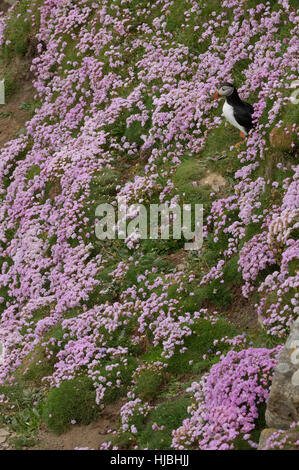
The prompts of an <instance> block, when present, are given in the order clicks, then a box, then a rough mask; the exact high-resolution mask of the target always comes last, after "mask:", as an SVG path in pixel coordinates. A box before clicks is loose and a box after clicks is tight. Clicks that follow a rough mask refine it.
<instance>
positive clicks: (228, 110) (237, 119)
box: [214, 82, 254, 139]
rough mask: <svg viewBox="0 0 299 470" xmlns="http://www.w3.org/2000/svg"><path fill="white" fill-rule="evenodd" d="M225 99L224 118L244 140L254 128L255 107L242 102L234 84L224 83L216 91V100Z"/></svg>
mask: <svg viewBox="0 0 299 470" xmlns="http://www.w3.org/2000/svg"><path fill="white" fill-rule="evenodd" d="M219 96H224V97H225V103H224V105H223V109H222V116H224V117H225V119H226V120H227V121H228V122H229V123H230V124H232V125H233V126H234V127H236V128H237V129H239V130H240V135H241V137H242V139H245V137H246V136H247V135H248V132H249V131H250V129H252V128H253V123H252V114H253V112H254V109H253V106H252V105H251V104H249V103H245V102H244V101H242V100H241V98H240V96H239V94H238V91H237V89H236V87H235V86H234V85H233V84H232V83H228V82H224V83H222V85H221V86H220V88H219V89H218V90H217V91H216V93H215V95H214V98H215V99H218V98H219Z"/></svg>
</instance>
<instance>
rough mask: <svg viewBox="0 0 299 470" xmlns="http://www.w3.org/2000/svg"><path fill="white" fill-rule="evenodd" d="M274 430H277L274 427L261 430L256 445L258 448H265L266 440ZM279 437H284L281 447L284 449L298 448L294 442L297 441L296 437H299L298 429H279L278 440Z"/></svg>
mask: <svg viewBox="0 0 299 470" xmlns="http://www.w3.org/2000/svg"><path fill="white" fill-rule="evenodd" d="M275 432H277V429H274V428H267V429H264V430H263V431H262V432H261V435H260V440H259V445H258V450H263V449H264V448H265V446H266V443H267V440H268V439H269V437H271V436H272V434H274V433H275ZM276 439H277V437H276ZM276 439H275V440H276ZM280 439H283V440H285V439H286V442H285V443H284V444H283V449H284V450H298V444H296V442H298V439H299V432H298V431H296V430H289V431H281V430H280V436H279V439H278V440H280ZM265 450H268V449H265ZM270 450H271V448H270Z"/></svg>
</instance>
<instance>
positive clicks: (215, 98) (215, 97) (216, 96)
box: [214, 90, 219, 100]
mask: <svg viewBox="0 0 299 470" xmlns="http://www.w3.org/2000/svg"><path fill="white" fill-rule="evenodd" d="M218 98H219V94H218V90H217V91H216V93H215V94H214V100H218Z"/></svg>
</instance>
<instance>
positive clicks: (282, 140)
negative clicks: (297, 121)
mask: <svg viewBox="0 0 299 470" xmlns="http://www.w3.org/2000/svg"><path fill="white" fill-rule="evenodd" d="M285 127H286V128H287V130H285V128H284V127H274V129H272V131H271V132H270V136H269V139H270V144H271V146H272V147H273V148H275V149H278V150H292V142H294V140H295V138H296V134H295V133H294V132H293V131H292V125H291V124H287V125H286V126H285Z"/></svg>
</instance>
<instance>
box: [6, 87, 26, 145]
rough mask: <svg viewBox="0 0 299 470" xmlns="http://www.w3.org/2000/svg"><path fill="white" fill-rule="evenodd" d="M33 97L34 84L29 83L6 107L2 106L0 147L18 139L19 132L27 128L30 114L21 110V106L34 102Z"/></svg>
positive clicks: (10, 99)
mask: <svg viewBox="0 0 299 470" xmlns="http://www.w3.org/2000/svg"><path fill="white" fill-rule="evenodd" d="M33 95H34V91H33V87H32V83H31V81H27V82H24V84H23V86H22V87H21V88H20V90H19V91H18V92H17V93H16V94H15V95H13V96H12V97H11V98H9V99H8V100H7V102H6V104H5V105H3V104H2V105H0V147H2V146H3V145H4V144H5V143H6V142H8V141H9V140H11V139H15V138H16V137H18V132H19V131H21V130H22V129H23V128H24V127H25V123H26V122H27V121H28V120H29V114H28V111H27V110H25V109H20V106H21V105H22V103H26V102H28V101H30V100H32V98H33Z"/></svg>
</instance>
